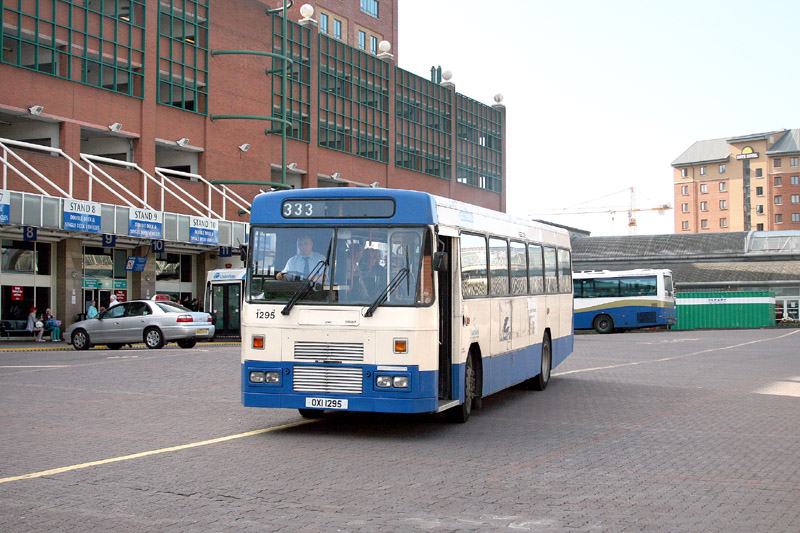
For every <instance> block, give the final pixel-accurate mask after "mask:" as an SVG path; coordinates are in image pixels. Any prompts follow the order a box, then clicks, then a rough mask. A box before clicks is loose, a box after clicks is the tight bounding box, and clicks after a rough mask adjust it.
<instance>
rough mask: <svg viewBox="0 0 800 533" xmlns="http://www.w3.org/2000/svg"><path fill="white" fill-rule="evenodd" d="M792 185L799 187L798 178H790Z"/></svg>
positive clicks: (799, 177) (799, 180)
mask: <svg viewBox="0 0 800 533" xmlns="http://www.w3.org/2000/svg"><path fill="white" fill-rule="evenodd" d="M789 179H791V181H792V185H800V176H792V177H791V178H789Z"/></svg>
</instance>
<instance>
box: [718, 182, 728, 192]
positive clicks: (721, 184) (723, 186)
mask: <svg viewBox="0 0 800 533" xmlns="http://www.w3.org/2000/svg"><path fill="white" fill-rule="evenodd" d="M727 190H728V182H727V181H720V182H719V192H725V191H727Z"/></svg>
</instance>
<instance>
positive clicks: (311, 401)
mask: <svg viewBox="0 0 800 533" xmlns="http://www.w3.org/2000/svg"><path fill="white" fill-rule="evenodd" d="M306 407H316V408H317V409H347V400H341V399H338V398H306Z"/></svg>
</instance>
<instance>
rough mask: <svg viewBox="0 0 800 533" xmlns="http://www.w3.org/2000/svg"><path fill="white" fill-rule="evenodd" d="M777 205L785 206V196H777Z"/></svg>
mask: <svg viewBox="0 0 800 533" xmlns="http://www.w3.org/2000/svg"><path fill="white" fill-rule="evenodd" d="M775 205H783V196H782V195H780V194H779V195H777V196H776V197H775Z"/></svg>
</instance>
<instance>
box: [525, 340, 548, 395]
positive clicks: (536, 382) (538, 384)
mask: <svg viewBox="0 0 800 533" xmlns="http://www.w3.org/2000/svg"><path fill="white" fill-rule="evenodd" d="M552 368H553V343H552V342H551V341H550V335H548V334H547V333H545V334H544V338H543V339H542V366H541V368H540V369H539V375H538V376H533V377H532V378H531V379H529V380H527V381H526V382H525V385H526V388H528V389H531V390H544V389H546V388H547V384H548V383H550V370H551V369H552Z"/></svg>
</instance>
